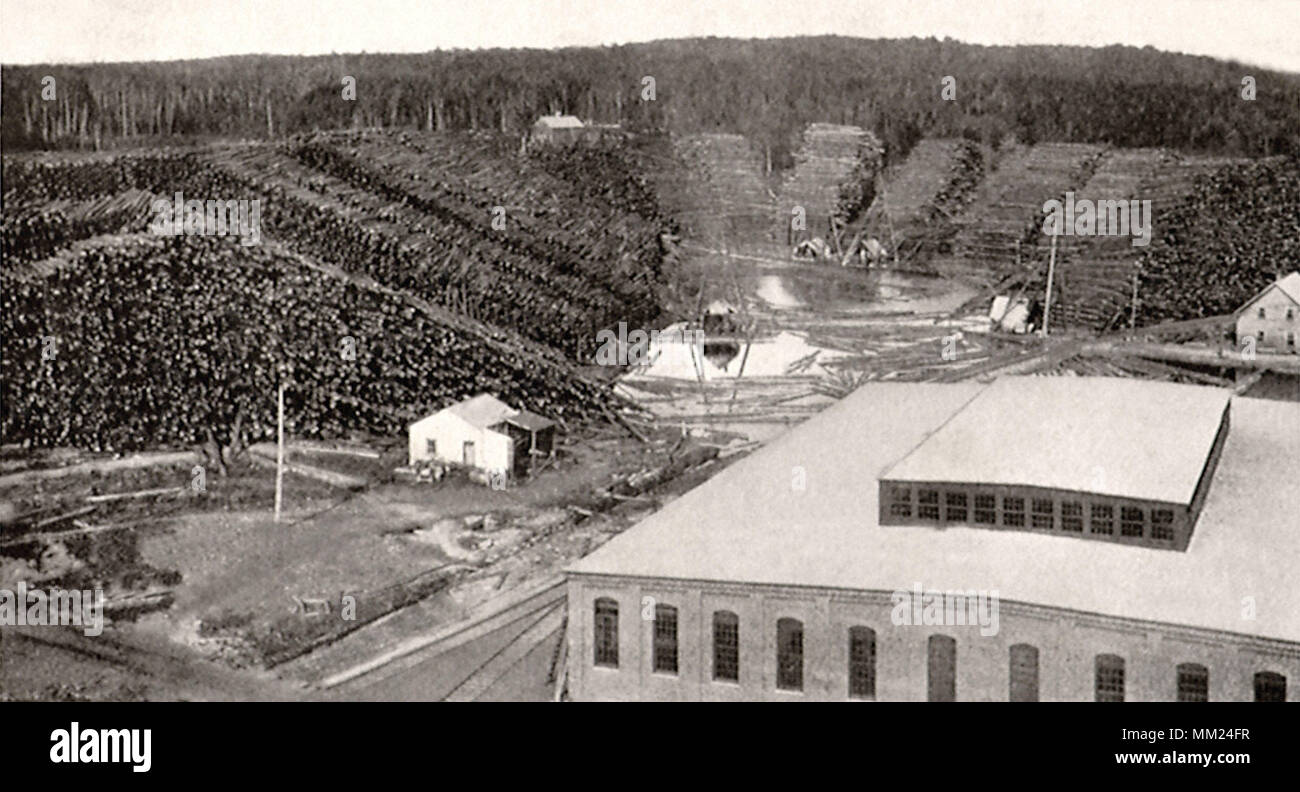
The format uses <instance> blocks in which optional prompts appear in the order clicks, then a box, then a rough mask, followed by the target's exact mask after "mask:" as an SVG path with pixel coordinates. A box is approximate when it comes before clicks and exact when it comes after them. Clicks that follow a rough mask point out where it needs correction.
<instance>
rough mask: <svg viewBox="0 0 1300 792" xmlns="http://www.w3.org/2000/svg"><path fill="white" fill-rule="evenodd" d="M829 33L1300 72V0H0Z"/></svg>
mask: <svg viewBox="0 0 1300 792" xmlns="http://www.w3.org/2000/svg"><path fill="white" fill-rule="evenodd" d="M827 33H835V34H839V35H845V36H860V37H865V38H905V37H908V36H923V37H924V36H935V37H938V38H943V37H950V38H954V39H958V40H960V41H966V42H970V43H974V44H1075V45H1085V46H1106V45H1108V44H1129V45H1133V46H1139V47H1140V46H1147V45H1150V46H1153V47H1155V48H1157V49H1162V50H1167V51H1173V52H1185V53H1190V54H1196V55H1209V56H1213V57H1217V58H1224V59H1232V60H1238V61H1241V62H1243V63H1247V64H1250V65H1255V66H1262V67H1265V68H1273V69H1282V70H1286V71H1291V72H1297V73H1300V0H731V2H711V1H710V0H658V1H656V0H636V1H633V0H450V1H448V0H352V1H351V2H340V1H339V0H254V1H253V2H245V0H192V1H191V2H181V1H180V0H153V1H152V2H149V1H147V0H0V62H3V63H9V64H19V63H85V62H97V61H98V62H102V61H123V60H132V61H134V60H172V59H181V58H204V57H213V56H219V55H240V54H247V53H274V54H288V55H315V54H327V53H331V52H340V53H345V52H362V51H365V52H426V51H429V50H434V49H453V48H462V49H479V48H486V47H562V46H574V45H601V44H623V43H629V42H638V41H651V40H654V39H662V38H684V37H691V36H734V37H739V38H767V37H772V36H792V35H817V34H827Z"/></svg>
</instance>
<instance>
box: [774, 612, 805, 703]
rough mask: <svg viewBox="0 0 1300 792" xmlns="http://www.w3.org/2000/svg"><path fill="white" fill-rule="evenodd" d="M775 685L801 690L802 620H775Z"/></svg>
mask: <svg viewBox="0 0 1300 792" xmlns="http://www.w3.org/2000/svg"><path fill="white" fill-rule="evenodd" d="M776 686H777V687H778V688H781V689H782V690H803V622H801V621H799V620H798V619H779V620H777V622H776Z"/></svg>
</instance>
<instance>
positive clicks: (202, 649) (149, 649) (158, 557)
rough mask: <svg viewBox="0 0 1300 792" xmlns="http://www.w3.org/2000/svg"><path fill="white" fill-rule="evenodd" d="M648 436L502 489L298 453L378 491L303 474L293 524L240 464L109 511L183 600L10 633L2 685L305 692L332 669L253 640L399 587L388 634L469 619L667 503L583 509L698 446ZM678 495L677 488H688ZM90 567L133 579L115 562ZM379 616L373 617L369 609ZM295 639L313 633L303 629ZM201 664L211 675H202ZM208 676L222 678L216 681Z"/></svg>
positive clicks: (50, 689)
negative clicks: (275, 660) (194, 485)
mask: <svg viewBox="0 0 1300 792" xmlns="http://www.w3.org/2000/svg"><path fill="white" fill-rule="evenodd" d="M646 431H647V432H648V433H649V434H650V437H649V440H650V442H649V443H643V442H641V441H640V440H637V439H634V438H633V437H632V436H631V434H630V433H628V432H626V431H624V430H622V429H613V428H608V429H603V430H600V431H599V432H597V433H588V434H584V435H581V436H576V437H571V438H565V439H564V440H563V441H562V453H561V455H560V460H559V461H558V463H557V464H555V465H553V466H551V467H550V468H549V469H546V470H544V471H542V472H541V473H539V474H538V475H536V476H535V477H533V478H531V479H529V480H526V481H524V482H518V483H515V482H512V483H511V484H510V485H509V486H507V487H506V488H505V489H503V490H493V489H490V488H488V487H485V486H483V485H481V484H476V483H472V482H469V481H465V480H456V479H448V480H445V481H443V482H439V483H437V484H429V483H421V484H417V483H415V482H413V481H410V480H408V479H404V478H401V477H396V476H394V475H393V472H392V471H393V468H394V467H396V466H397V465H399V464H400V463H401V462H402V461H404V460H402V459H401V458H400V456H401V454H400V449H399V448H396V446H395V445H394V444H391V443H390V444H389V447H388V448H386V449H383V455H382V456H381V458H380V459H368V458H364V457H358V456H348V455H339V454H333V453H321V452H313V451H305V452H295V453H293V454H291V459H292V460H294V461H295V462H299V463H301V464H303V465H312V466H317V467H320V468H325V469H327V470H335V471H338V472H344V473H346V474H348V475H350V476H361V477H363V478H365V479H367V480H368V481H370V482H371V483H370V485H369V486H367V487H366V488H365V489H364V490H361V491H347V490H345V489H342V488H339V487H331V486H328V485H326V484H324V483H322V482H320V481H315V480H313V479H311V478H308V477H304V476H300V475H293V474H290V475H287V476H286V484H285V508H284V512H283V514H282V519H281V521H280V522H279V523H276V522H274V521H273V519H272V514H271V509H270V505H271V504H270V501H271V500H272V498H273V482H274V471H273V470H268V469H266V468H264V467H258V466H249V467H248V468H247V469H245V468H242V467H241V468H240V469H238V470H237V471H235V472H234V473H233V474H232V476H231V477H229V478H227V479H220V478H218V477H214V478H212V479H210V480H209V482H208V490H209V492H208V493H207V494H208V495H210V496H211V498H210V499H208V500H188V501H185V500H182V501H175V500H167V499H165V498H164V499H151V498H146V499H143V500H141V501H131V502H130V503H129V506H127V507H126V508H124V509H119V510H116V511H112V512H111V513H110V515H109V520H110V521H116V522H117V523H120V524H122V525H126V526H127V527H125V528H123V529H122V530H120V531H112V532H110V533H112V534H115V535H117V536H118V542H119V543H122V542H125V543H126V544H127V545H129V547H130V551H129V553H127V555H129V556H131V558H130V564H129V565H133V566H135V567H141V568H150V569H156V570H165V571H167V572H168V573H169V574H174V578H175V579H176V580H178V581H179V582H177V583H176V584H175V585H174V586H172V587H171V589H170V593H171V594H172V595H173V597H174V599H173V600H172V602H171V605H170V607H167V608H165V609H161V610H157V611H155V612H152V613H147V614H144V615H142V616H139V617H138V618H137V619H136V620H135V621H134V622H132V623H127V622H123V621H119V622H118V623H116V624H112V625H111V626H110V627H109V628H108V630H107V631H106V632H105V634H104V636H101V637H100V638H98V639H89V638H85V637H84V636H81V635H80V634H79V633H73V632H71V631H68V630H58V631H57V632H58V633H59V635H58V639H57V640H52V639H51V637H50V636H51V635H53V633H52V632H49V630H53V629H54V628H44V629H46V630H47V631H46V632H42V631H40V630H37V631H36V632H35V633H31V634H28V635H23V636H19V637H15V638H11V639H9V640H7V641H5V642H3V643H0V659H2V660H3V665H2V666H0V669H2V670H0V694H2V695H7V696H10V697H11V698H24V697H26V698H81V699H123V698H126V699H134V698H146V699H158V698H162V699H175V698H227V697H228V698H240V697H251V698H267V697H273V698H284V697H289V698H299V697H303V696H305V695H307V692H306V689H305V688H304V687H303V686H302V685H301V684H300V682H299V681H298V680H300V679H303V678H309V677H311V676H314V675H315V674H314V673H308V669H310V668H311V667H312V666H313V663H312V662H310V661H295V662H292V663H288V664H286V665H285V666H284V667H283V668H280V669H276V670H274V671H267V670H265V669H263V668H259V667H258V665H259V662H261V661H264V660H265V656H262V655H258V654H257V653H256V652H254V651H251V650H250V647H249V643H250V640H251V639H250V640H246V639H247V638H248V636H252V637H253V638H258V637H265V636H267V635H271V636H272V637H277V638H283V636H281V635H280V634H281V633H284V632H285V631H286V625H287V627H288V628H289V629H288V632H289V633H293V629H294V628H296V627H306V628H307V629H308V633H307V635H308V637H311V630H310V628H311V627H312V625H311V624H310V623H309V621H310V619H312V618H316V619H318V622H317V623H319V624H326V623H328V622H327V620H328V619H330V616H326V617H311V616H307V615H305V614H303V613H302V612H301V608H300V604H301V601H302V600H324V601H328V602H330V603H331V616H337V615H338V614H337V613H336V612H335V609H337V608H338V606H339V605H340V604H341V603H342V595H343V594H345V593H351V594H356V595H358V596H360V597H362V598H363V599H364V597H366V596H367V595H370V594H373V593H376V592H378V593H380V594H384V595H386V594H387V593H389V592H392V591H394V590H397V592H398V595H397V598H396V599H393V598H391V597H390V598H385V597H384V596H381V597H378V598H377V600H376V601H378V602H380V603H381V605H379V606H377V607H381V608H382V607H386V606H384V605H382V603H391V604H392V607H393V609H392V610H391V611H390V612H388V613H387V615H384V616H383V619H384V620H385V629H386V630H387V631H390V632H395V634H411V633H418V632H421V631H427V630H430V629H434V628H436V627H437V626H438V625H439V624H440V623H450V622H452V621H455V620H457V619H460V618H463V616H464V614H465V613H466V612H468V610H469V609H471V608H473V607H474V606H476V605H478V604H480V603H482V602H483V601H485V600H486V599H488V598H491V597H495V596H499V595H500V594H501V593H502V592H504V591H508V590H510V589H511V588H513V587H515V586H517V585H520V584H522V583H526V582H528V581H531V580H535V579H537V578H538V577H540V576H543V575H546V574H551V573H553V572H554V571H555V570H556V569H559V568H561V567H562V566H563V565H564V564H565V563H567V562H568V561H570V560H572V559H574V558H577V557H580V556H581V555H583V554H585V553H586V552H589V551H590V549H592V548H594V547H595V546H597V545H598V544H600V543H602V542H603V541H605V540H606V539H607V538H608V537H609V536H611V535H613V533H615V532H616V531H617V530H620V529H621V528H622V527H626V525H628V524H630V522H631V520H632V519H634V518H635V516H636V515H637V514H640V513H644V512H645V511H646V510H648V509H650V508H653V507H654V505H655V502H654V501H653V500H649V501H647V500H643V499H641V498H640V497H634V498H629V499H627V502H622V503H615V504H614V508H613V510H612V511H611V512H610V513H608V514H596V515H595V516H592V517H590V518H589V517H588V513H587V512H588V511H589V510H583V509H582V507H579V508H578V510H577V511H575V510H571V509H569V508H567V507H568V506H569V505H572V504H574V503H583V504H588V505H589V503H590V500H591V497H592V493H593V492H595V491H598V490H600V489H601V488H604V487H606V486H608V485H610V484H611V482H614V481H616V480H619V479H620V477H622V478H625V477H626V476H627V475H628V474H632V473H636V472H638V471H645V470H647V469H651V468H655V467H658V466H661V465H663V464H665V462H666V461H667V460H668V459H669V458H670V454H672V453H679V452H680V451H681V449H682V447H683V442H684V441H683V440H682V438H681V437H680V436H679V434H678V433H677V432H676V431H675V430H662V431H656V430H652V429H647V430H646ZM183 467H184V466H177V465H172V466H170V467H168V466H163V467H160V468H158V469H153V470H142V469H131V470H125V471H119V472H116V473H112V472H106V473H96V474H93V475H90V476H80V475H71V476H61V477H59V478H58V479H57V480H53V481H50V482H42V483H40V484H39V485H36V486H32V485H30V483H28V484H27V485H26V486H15V487H14V488H11V490H10V491H9V492H6V493H4V494H5V495H7V496H8V497H10V498H12V499H14V500H16V501H19V502H21V504H22V506H21V509H20V510H26V509H29V508H39V507H41V506H42V505H45V506H50V505H52V504H53V505H57V507H58V508H68V507H70V506H73V505H76V504H77V503H79V502H80V499H82V498H84V497H85V496H86V495H87V494H88V493H92V492H93V493H115V492H124V491H128V490H131V489H140V488H145V487H149V486H153V485H155V484H158V483H159V482H163V483H166V482H170V481H171V480H172V479H174V478H176V477H178V476H182V475H183V474H186V473H188V469H182V468H183ZM706 467H707V466H706ZM662 489H663V491H664V492H665V493H669V494H667V495H665V497H671V493H670V491H671V489H672V486H671V485H669V486H667V487H664V488H662ZM606 503H608V501H606ZM214 506H215V507H216V508H213V507H214ZM96 516H97V515H96ZM74 544H75V543H74ZM77 547H80V546H77ZM118 562H119V563H118V566H119V567H120V566H122V565H123V564H122V563H121V559H118ZM91 571H92V572H93V571H99V572H102V573H104V574H119V575H120V569H117V568H116V567H114V568H112V569H107V567H106V568H105V569H99V567H93V568H92V569H91ZM442 574H446V576H447V577H446V583H445V585H446V588H445V589H444V590H442V591H440V592H438V593H433V594H432V595H431V596H430V595H429V594H428V592H429V591H436V590H437V588H438V587H439V585H441V584H435V585H434V587H433V588H428V587H426V588H417V589H415V592H416V593H415V594H413V595H410V596H408V597H407V598H406V599H402V598H401V597H402V595H403V593H404V591H403V589H402V586H403V585H409V583H410V581H413V580H425V581H427V580H430V579H431V576H432V579H434V580H435V582H436V579H437V578H438V576H439V575H442ZM381 615H382V614H381ZM374 616H375V613H374V612H373V611H372V612H370V613H369V614H368V618H373V617H374ZM335 621H337V619H336V620H335ZM330 629H334V628H330ZM29 632H30V629H29ZM326 638H327V639H328V640H327V643H328V644H330V651H328V652H326V651H324V648H322V649H321V650H319V651H320V653H321V659H322V660H326V659H328V658H329V657H337V658H349V660H348V661H349V662H351V661H354V660H355V659H357V658H364V657H365V656H366V655H367V651H368V647H367V646H365V645H362V644H364V643H365V641H364V640H362V639H361V637H360V635H358V639H357V640H356V641H352V642H349V638H348V636H347V635H346V634H340V635H332V634H331V635H327V636H326ZM284 640H286V641H288V642H289V643H292V642H293V640H298V639H297V638H295V637H294V635H292V634H290V635H289V637H288V638H287V639H284ZM252 643H256V641H252ZM282 643H283V641H282ZM476 651H477V650H476ZM311 656H312V655H307V657H308V658H310V657H311ZM124 658H129V659H124ZM338 662H343V661H341V660H340V661H338ZM314 665H319V663H315V664H314ZM190 666H192V667H193V669H194V670H193V671H189V672H187V671H186V670H185V669H186V668H187V667H190ZM300 671H301V672H300ZM209 673H210V674H211V675H213V676H212V677H211V678H208V677H207V676H204V675H205V674H209ZM521 673H522V672H521ZM277 677H285V678H286V679H287V680H288V681H285V680H282V679H277Z"/></svg>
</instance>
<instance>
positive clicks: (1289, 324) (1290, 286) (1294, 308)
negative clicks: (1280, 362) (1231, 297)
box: [1236, 272, 1300, 354]
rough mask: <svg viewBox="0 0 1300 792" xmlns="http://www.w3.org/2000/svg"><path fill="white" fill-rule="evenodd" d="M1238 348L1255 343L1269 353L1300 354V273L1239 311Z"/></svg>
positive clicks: (1277, 283) (1272, 287)
mask: <svg viewBox="0 0 1300 792" xmlns="http://www.w3.org/2000/svg"><path fill="white" fill-rule="evenodd" d="M1236 322H1237V345H1238V346H1241V345H1242V344H1244V343H1245V340H1246V339H1247V338H1251V337H1253V338H1254V339H1255V345H1256V348H1257V349H1259V350H1261V351H1268V352H1286V353H1290V354H1296V353H1297V352H1300V341H1297V339H1300V272H1293V273H1291V274H1290V275H1287V276H1286V277H1285V278H1279V279H1278V280H1277V282H1276V283H1273V284H1271V285H1269V286H1268V287H1266V288H1265V289H1264V290H1263V291H1261V292H1260V293H1259V294H1256V295H1255V296H1254V297H1252V298H1251V299H1250V301H1249V302H1247V303H1246V304H1245V305H1243V306H1241V307H1240V308H1238V309H1237V314H1236Z"/></svg>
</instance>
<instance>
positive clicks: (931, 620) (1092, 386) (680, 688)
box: [568, 377, 1300, 701]
mask: <svg viewBox="0 0 1300 792" xmlns="http://www.w3.org/2000/svg"><path fill="white" fill-rule="evenodd" d="M1297 569H1300V404H1297V403H1290V402H1281V401H1266V400H1260V399H1250V398H1243V397H1239V396H1233V395H1232V394H1231V392H1230V391H1227V390H1222V389H1217V388H1207V387H1201V386H1189V385H1174V384H1168V383H1158V382H1145V381H1134V380H1121V379H1110V378H1093V377H1007V378H1003V379H1000V380H998V381H996V382H994V383H992V384H979V383H959V384H905V383H870V384H867V385H865V386H863V387H861V388H860V389H858V390H857V391H855V392H854V393H853V394H851V395H850V396H849V397H847V398H846V399H844V400H843V401H841V402H840V403H838V404H836V405H835V406H833V407H831V408H829V409H827V410H826V411H825V412H823V413H821V414H820V415H818V416H816V417H814V418H812V419H810V420H809V421H807V422H806V423H804V424H802V425H801V426H799V427H796V428H795V429H792V430H791V431H790V432H788V433H787V434H785V435H784V436H782V437H780V438H778V439H777V440H775V441H773V442H772V443H771V444H769V445H768V446H767V447H765V448H763V449H762V450H760V451H758V452H756V453H754V454H753V455H751V456H750V457H748V458H746V459H744V460H741V461H739V462H737V463H736V464H734V465H732V466H731V467H729V468H728V469H726V470H724V471H723V472H721V473H720V474H718V475H717V476H715V477H714V478H713V479H711V480H710V481H708V482H707V483H705V484H704V485H702V486H700V487H698V488H697V489H695V490H693V491H691V492H689V493H687V494H686V495H684V496H682V497H680V498H678V499H677V500H675V501H673V502H672V503H670V504H668V505H667V506H665V507H664V508H663V509H662V510H660V511H659V512H657V513H655V514H654V515H651V516H650V517H648V518H647V519H645V520H644V521H643V522H641V523H639V524H638V525H636V526H634V527H633V528H631V529H629V530H628V531H626V532H625V533H623V534H622V535H620V536H617V537H615V538H614V539H612V540H610V541H609V542H608V543H607V544H605V545H604V546H603V547H601V548H600V549H598V550H597V551H595V552H594V553H592V554H591V555H589V556H587V557H586V558H583V559H582V560H580V561H578V562H577V563H576V564H574V565H573V566H572V567H571V568H570V570H569V578H568V580H569V582H568V607H569V629H568V636H569V637H568V640H569V652H568V658H569V671H568V676H569V679H568V689H569V695H570V697H572V698H574V699H576V700H635V699H640V700H779V701H794V700H852V699H859V700H895V701H927V700H930V701H944V700H961V701H1007V700H1019V701H1035V700H1042V701H1049V700H1073V701H1091V700H1099V701H1174V700H1187V701H1204V700H1211V701H1220V700H1236V701H1295V700H1300V585H1297V584H1296V582H1295V571H1296V570H1297ZM954 603H955V605H954ZM967 606H969V607H967ZM990 617H991V618H990Z"/></svg>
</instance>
